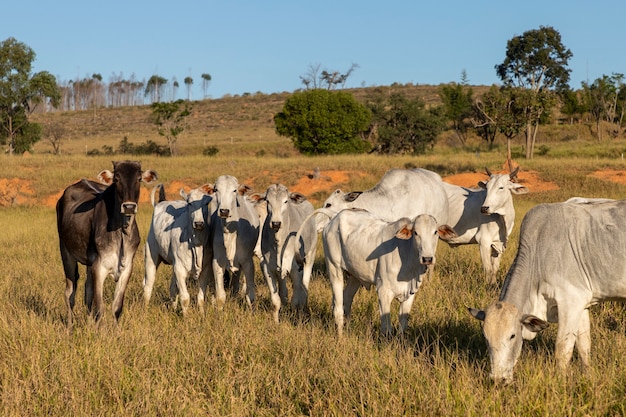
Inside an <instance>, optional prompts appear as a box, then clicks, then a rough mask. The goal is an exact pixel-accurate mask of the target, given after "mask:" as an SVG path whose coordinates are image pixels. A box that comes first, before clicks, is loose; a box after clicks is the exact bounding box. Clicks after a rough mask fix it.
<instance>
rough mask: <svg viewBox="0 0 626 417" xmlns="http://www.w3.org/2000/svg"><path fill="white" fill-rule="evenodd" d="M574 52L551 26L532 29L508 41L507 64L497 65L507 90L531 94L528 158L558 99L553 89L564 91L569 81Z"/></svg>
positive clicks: (527, 123)
mask: <svg viewBox="0 0 626 417" xmlns="http://www.w3.org/2000/svg"><path fill="white" fill-rule="evenodd" d="M571 57H572V52H571V51H570V50H569V49H567V48H565V46H564V45H563V44H562V42H561V34H560V33H559V32H558V31H557V30H555V29H554V28H552V27H550V26H541V27H540V28H539V29H534V30H529V31H526V32H524V33H523V34H522V35H521V36H515V37H513V38H512V39H510V40H509V41H508V42H507V48H506V56H505V59H504V62H502V63H501V64H499V65H496V66H495V68H496V72H497V74H498V77H500V79H501V80H502V81H503V83H504V85H505V86H507V87H519V88H524V89H527V90H528V91H529V92H530V100H528V101H526V105H527V108H526V110H525V112H524V113H525V115H526V130H525V132H526V158H529V159H530V158H532V157H533V151H534V147H535V140H536V138H537V130H538V128H539V122H540V120H541V117H542V115H543V114H544V113H546V114H547V113H548V111H549V110H550V107H546V106H549V105H550V103H552V104H554V103H555V100H554V97H551V96H554V91H553V89H555V88H557V89H564V88H566V87H567V83H568V81H569V74H570V72H571V70H570V69H568V68H567V63H568V61H569V59H570V58H571Z"/></svg>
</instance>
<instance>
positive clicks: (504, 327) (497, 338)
mask: <svg viewBox="0 0 626 417" xmlns="http://www.w3.org/2000/svg"><path fill="white" fill-rule="evenodd" d="M468 310H469V312H470V314H471V315H472V316H474V318H476V319H478V320H481V321H482V322H483V334H484V335H485V339H487V349H488V351H489V359H490V361H491V374H490V376H491V379H493V380H494V381H495V382H504V383H505V384H509V383H511V382H512V381H513V368H514V367H515V364H516V363H517V359H518V358H519V355H520V353H521V352H522V342H523V341H524V338H526V339H531V338H532V337H534V335H535V333H537V332H539V331H541V330H543V329H545V328H546V327H547V326H548V323H547V322H546V321H544V320H541V319H540V318H538V317H535V316H533V315H530V314H522V313H521V312H520V311H519V310H518V308H517V307H516V306H515V305H513V304H511V303H507V302H504V301H500V302H497V303H494V304H492V305H490V306H489V307H487V308H486V309H485V310H484V311H483V310H477V309H475V308H469V309H468ZM526 332H531V334H530V335H529V336H524V335H525V334H526Z"/></svg>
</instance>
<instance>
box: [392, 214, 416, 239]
mask: <svg viewBox="0 0 626 417" xmlns="http://www.w3.org/2000/svg"><path fill="white" fill-rule="evenodd" d="M393 227H394V228H395V230H396V237H397V238H398V239H403V240H408V239H411V237H413V222H412V221H411V219H409V218H406V217H403V218H401V219H400V220H398V221H396V222H394V223H393Z"/></svg>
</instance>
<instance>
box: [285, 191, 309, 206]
mask: <svg viewBox="0 0 626 417" xmlns="http://www.w3.org/2000/svg"><path fill="white" fill-rule="evenodd" d="M289 199H290V200H291V201H292V202H294V203H296V204H300V203H302V202H304V201H306V196H305V195H304V194H300V193H298V192H293V193H289Z"/></svg>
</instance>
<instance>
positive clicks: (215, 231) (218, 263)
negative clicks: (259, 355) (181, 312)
mask: <svg viewBox="0 0 626 417" xmlns="http://www.w3.org/2000/svg"><path fill="white" fill-rule="evenodd" d="M249 191H250V187H248V186H247V185H244V184H239V181H238V180H237V178H235V177H233V176H232V175H221V176H219V177H218V178H217V179H216V180H215V184H214V185H213V189H212V192H213V196H214V199H213V202H212V203H211V206H212V207H211V210H212V215H211V226H210V230H211V237H210V238H209V241H210V242H211V244H210V245H209V246H210V248H211V253H210V254H209V255H207V253H206V252H205V256H210V257H211V258H212V262H211V265H212V270H213V278H214V281H215V299H216V302H217V306H218V308H222V307H223V306H224V303H225V302H226V291H225V290H224V273H225V272H229V273H230V274H231V288H232V290H233V291H234V292H238V291H239V278H240V274H241V272H243V274H244V276H245V280H246V281H245V284H244V285H245V291H246V301H247V303H248V305H250V306H251V305H252V303H253V302H254V300H255V298H256V296H255V288H254V259H253V258H254V248H255V245H256V242H257V239H258V236H259V215H258V214H257V212H256V211H255V209H254V205H253V203H252V202H250V200H248V199H247V198H246V197H245V195H246V193H248V192H249ZM203 276H204V274H203ZM207 284H208V279H203V277H201V279H200V282H199V287H200V290H199V292H198V303H199V304H200V305H203V304H204V299H205V294H206V287H207Z"/></svg>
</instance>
